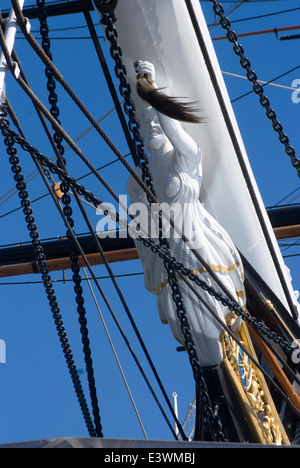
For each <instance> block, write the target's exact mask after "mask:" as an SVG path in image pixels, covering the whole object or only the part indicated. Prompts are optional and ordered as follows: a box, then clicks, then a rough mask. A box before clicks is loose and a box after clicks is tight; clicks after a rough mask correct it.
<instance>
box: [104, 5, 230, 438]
mask: <svg viewBox="0 0 300 468" xmlns="http://www.w3.org/2000/svg"><path fill="white" fill-rule="evenodd" d="M115 22H116V18H115V15H114V13H109V14H104V13H103V14H102V23H103V24H104V25H105V34H106V38H107V39H108V41H109V42H110V44H111V46H110V54H111V57H112V58H113V60H114V62H115V74H116V76H117V78H118V79H119V81H120V85H119V91H120V94H121V96H122V97H123V98H124V110H125V113H126V114H127V115H128V117H129V122H128V126H129V129H130V131H131V133H132V135H133V144H134V146H135V149H136V154H137V157H138V161H137V164H138V166H139V167H140V168H141V170H142V180H143V182H144V183H145V184H146V185H147V186H148V187H149V189H150V190H151V192H152V194H153V195H154V196H156V192H155V188H154V184H153V178H152V175H151V171H150V168H149V160H148V157H147V155H146V153H145V150H144V141H143V138H142V136H141V131H140V123H139V121H138V119H137V118H136V112H135V104H134V102H133V100H132V98H131V87H130V84H129V83H128V81H127V76H126V75H127V71H126V67H125V65H124V63H123V60H122V50H121V47H120V46H119V44H118V40H117V38H118V34H117V30H116V28H115V26H114V23H115ZM147 198H148V202H149V203H150V205H151V196H150V195H149V194H147ZM159 219H160V220H161V212H160V213H159ZM160 228H161V223H160ZM159 244H160V247H161V248H164V249H165V250H166V251H167V252H168V253H169V254H170V247H169V244H168V242H167V240H166V239H163V238H162V236H161V235H160V236H159ZM164 267H165V269H166V271H167V274H168V282H169V285H170V287H171V290H172V297H173V300H174V303H175V306H176V311H177V316H178V318H179V321H180V326H181V331H182V333H183V336H184V341H185V345H186V350H187V352H188V356H189V360H190V364H191V366H192V370H193V375H194V379H195V382H196V384H197V389H198V392H199V396H200V400H201V403H202V405H203V412H204V414H205V418H206V420H207V421H208V424H209V427H210V430H211V432H212V435H213V436H214V437H215V438H216V439H217V440H219V441H225V440H226V439H225V436H224V434H223V433H222V431H221V422H220V420H219V418H218V417H216V416H215V415H214V411H213V409H212V405H211V402H210V398H209V395H208V391H207V386H206V382H205V379H204V376H203V371H202V368H201V366H200V363H199V360H198V357H197V351H196V347H195V343H194V340H193V336H192V333H191V326H190V323H189V319H188V314H187V311H186V307H185V304H184V301H183V298H182V294H181V291H180V287H179V282H178V277H177V274H176V270H175V268H174V267H173V266H171V265H170V263H169V262H168V261H167V260H164Z"/></svg>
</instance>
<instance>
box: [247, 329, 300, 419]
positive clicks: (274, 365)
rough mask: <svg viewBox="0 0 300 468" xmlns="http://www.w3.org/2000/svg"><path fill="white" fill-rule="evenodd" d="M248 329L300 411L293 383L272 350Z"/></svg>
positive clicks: (299, 403)
mask: <svg viewBox="0 0 300 468" xmlns="http://www.w3.org/2000/svg"><path fill="white" fill-rule="evenodd" d="M247 327H248V329H249V331H250V334H251V336H252V338H253V340H254V341H255V343H256V344H257V346H258V348H259V349H260V351H261V353H262V355H263V356H264V358H265V360H266V362H267V363H268V365H269V366H270V369H271V370H272V372H273V374H274V376H275V377H276V379H277V380H278V382H279V384H280V385H281V387H282V388H283V390H284V392H285V393H286V395H287V396H288V397H289V399H290V400H291V402H292V403H293V404H294V405H295V407H296V408H297V409H298V410H299V411H300V398H299V395H298V393H297V392H296V390H295V389H294V387H293V386H292V384H291V382H290V381H289V379H288V378H287V376H286V374H285V373H284V372H283V370H282V368H281V366H280V365H279V363H278V361H277V359H276V358H275V356H274V354H273V353H272V351H271V350H270V348H269V347H268V346H267V345H266V344H265V342H264V341H263V340H262V339H261V338H260V337H259V336H258V334H257V333H256V332H255V330H253V328H252V327H251V326H250V325H249V324H247Z"/></svg>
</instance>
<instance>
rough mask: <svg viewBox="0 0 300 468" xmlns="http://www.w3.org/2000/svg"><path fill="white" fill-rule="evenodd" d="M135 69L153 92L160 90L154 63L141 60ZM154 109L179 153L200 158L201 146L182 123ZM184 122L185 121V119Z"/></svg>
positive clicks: (163, 128)
mask: <svg viewBox="0 0 300 468" xmlns="http://www.w3.org/2000/svg"><path fill="white" fill-rule="evenodd" d="M135 67H136V72H137V76H138V78H140V79H144V80H145V83H146V87H147V81H148V83H149V88H151V90H153V89H154V90H155V89H156V90H158V89H159V88H158V85H157V83H156V81H155V68H154V65H153V64H152V63H150V62H147V61H141V60H139V61H138V62H136V64H135ZM150 94H151V92H150V91H149V95H150ZM149 101H150V102H151V99H149ZM149 101H148V102H149ZM164 104H166V103H164ZM153 107H154V108H155V109H156V111H157V115H158V119H159V122H160V125H161V127H162V130H163V131H164V133H165V135H166V136H167V138H168V139H169V140H170V142H171V143H172V145H173V146H174V148H175V150H176V151H177V153H178V154H179V155H181V156H184V157H187V158H193V159H194V158H195V157H200V155H201V150H200V148H199V146H198V145H197V143H196V142H195V141H194V140H193V138H192V137H191V136H190V135H189V134H188V133H187V132H186V131H185V130H184V129H183V128H182V126H181V124H180V122H179V121H178V120H175V119H174V118H171V117H169V116H168V115H166V114H165V113H162V112H161V111H159V110H158V108H157V107H156V106H155V105H153ZM158 107H159V106H158ZM182 120H185V119H184V118H183V119H182ZM191 121H192V120H191ZM195 122H196V118H195Z"/></svg>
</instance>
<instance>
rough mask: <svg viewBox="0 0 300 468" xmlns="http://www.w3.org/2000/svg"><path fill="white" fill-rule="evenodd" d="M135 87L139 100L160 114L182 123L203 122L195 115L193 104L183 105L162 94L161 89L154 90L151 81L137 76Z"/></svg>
mask: <svg viewBox="0 0 300 468" xmlns="http://www.w3.org/2000/svg"><path fill="white" fill-rule="evenodd" d="M136 87H137V93H138V95H139V96H140V98H142V99H143V100H144V101H146V102H148V104H150V106H152V107H153V108H154V109H155V110H157V111H158V112H160V113H161V114H164V115H167V116H168V117H171V118H172V119H175V120H180V121H182V122H190V123H202V122H203V121H204V119H203V118H201V117H199V116H197V115H196V108H195V106H194V104H193V103H184V102H181V101H179V100H178V99H177V98H174V97H171V96H167V95H166V94H165V93H163V92H162V89H163V88H156V87H155V86H154V83H153V81H152V80H151V79H150V78H148V77H147V76H143V77H141V76H138V79H137V86H136Z"/></svg>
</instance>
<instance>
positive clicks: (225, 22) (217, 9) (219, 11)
mask: <svg viewBox="0 0 300 468" xmlns="http://www.w3.org/2000/svg"><path fill="white" fill-rule="evenodd" d="M210 1H211V2H212V3H213V11H214V13H215V15H217V16H219V18H220V24H221V26H222V28H223V29H225V30H226V31H227V38H228V40H229V41H230V42H231V43H232V44H233V50H234V53H235V54H236V55H237V56H238V57H239V58H240V64H241V66H242V68H243V69H244V70H245V71H246V75H247V78H248V80H249V81H250V82H251V83H252V85H253V91H254V92H255V94H257V95H258V96H259V102H260V104H261V105H262V107H264V109H265V111H266V116H267V117H268V119H269V120H270V121H271V122H272V127H273V129H274V130H275V132H276V133H277V134H278V137H279V141H280V142H281V143H282V144H283V145H284V148H285V152H286V154H287V155H288V156H289V158H290V160H291V163H292V165H293V166H294V168H295V169H296V171H297V174H298V177H300V160H299V158H297V157H296V152H295V149H294V148H293V147H292V146H291V145H290V141H289V138H288V137H287V135H286V134H285V133H284V131H283V126H282V124H281V123H280V122H279V121H278V120H277V116H276V113H275V111H274V110H273V109H272V108H271V105H270V101H269V99H268V98H267V97H266V96H265V94H264V88H263V86H262V85H261V84H260V83H259V82H258V80H257V75H256V73H255V72H254V71H253V70H252V68H251V63H250V60H249V59H248V58H247V57H245V51H244V48H243V46H242V45H241V44H239V43H238V36H237V34H236V33H235V32H234V31H233V30H232V29H231V23H230V21H229V19H228V18H227V17H226V16H225V13H224V8H223V6H222V4H221V3H220V2H218V1H217V0H210Z"/></svg>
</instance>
